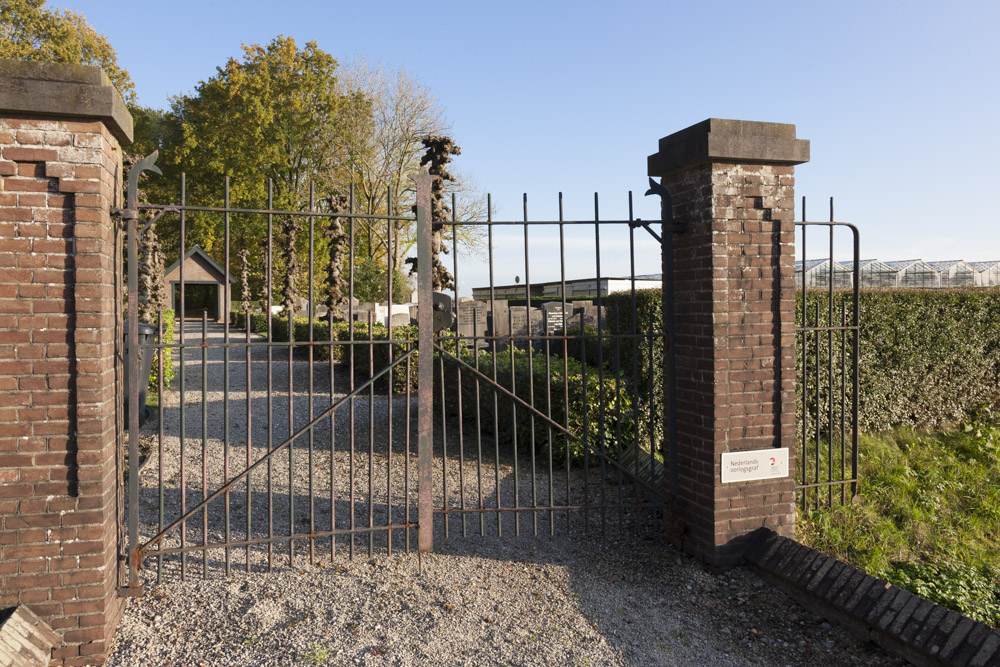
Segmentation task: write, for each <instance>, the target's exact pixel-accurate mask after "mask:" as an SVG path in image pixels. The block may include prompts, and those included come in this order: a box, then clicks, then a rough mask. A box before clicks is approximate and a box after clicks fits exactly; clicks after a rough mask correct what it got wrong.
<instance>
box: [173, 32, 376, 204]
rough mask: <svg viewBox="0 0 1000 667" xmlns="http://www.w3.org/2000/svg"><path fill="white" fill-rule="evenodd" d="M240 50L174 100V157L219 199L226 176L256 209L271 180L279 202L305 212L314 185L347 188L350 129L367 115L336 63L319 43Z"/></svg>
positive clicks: (277, 42)
mask: <svg viewBox="0 0 1000 667" xmlns="http://www.w3.org/2000/svg"><path fill="white" fill-rule="evenodd" d="M243 51H244V54H243V55H244V58H243V60H242V61H239V60H236V59H233V58H230V59H229V61H228V62H227V63H226V64H225V66H223V67H219V68H218V69H217V73H216V75H215V76H213V77H212V78H210V79H209V80H208V81H202V82H201V83H199V84H198V86H197V87H196V89H195V93H194V94H193V95H181V96H178V97H176V98H174V99H173V101H172V109H171V115H172V116H173V119H174V122H176V123H177V124H178V126H179V129H180V136H179V137H178V145H177V146H175V147H173V148H174V150H173V151H172V154H171V156H170V161H171V162H173V163H174V164H176V165H184V167H185V169H186V171H187V172H188V173H189V175H190V177H191V179H192V180H193V181H198V183H193V185H195V187H199V188H202V189H206V190H208V191H209V192H214V193H215V194H217V193H218V191H219V188H220V186H221V183H222V180H223V177H225V176H229V177H230V180H231V188H232V191H231V196H232V198H233V201H236V202H242V203H246V204H251V203H253V204H255V205H256V206H260V205H261V204H263V203H264V202H265V201H266V199H267V181H268V180H271V181H272V182H273V183H274V199H275V206H278V207H282V208H292V209H301V208H303V207H304V206H305V205H306V204H307V201H308V187H309V184H310V183H313V184H315V185H316V186H317V187H318V188H319V189H320V190H321V191H322V190H326V189H333V187H334V186H335V184H336V183H339V182H343V170H344V169H345V167H346V165H348V164H349V160H348V159H347V158H348V156H349V154H350V153H351V144H352V137H351V136H350V133H349V132H348V131H347V130H348V129H349V128H350V127H352V126H354V125H357V124H358V123H359V121H358V120H357V118H358V117H364V115H365V114H366V109H367V107H366V104H365V100H364V98H363V96H361V95H355V94H341V93H339V92H338V91H337V89H336V83H337V79H336V76H335V72H336V69H337V61H336V60H334V59H333V57H332V56H330V54H328V53H326V52H325V51H323V50H321V49H320V48H319V47H318V46H317V45H316V42H308V43H307V44H306V45H305V47H304V48H302V49H299V48H298V47H297V46H296V44H295V40H294V39H292V38H290V37H287V38H286V37H283V36H278V37H276V38H275V39H274V40H272V41H271V42H270V43H269V44H268V45H267V46H260V45H257V44H251V45H244V47H243Z"/></svg>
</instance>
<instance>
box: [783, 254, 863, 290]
mask: <svg viewBox="0 0 1000 667" xmlns="http://www.w3.org/2000/svg"><path fill="white" fill-rule="evenodd" d="M804 266H805V286H806V288H810V287H829V286H830V273H831V266H832V272H833V287H834V289H842V288H846V287H853V286H854V272H853V271H852V270H851V269H850V268H849V267H848V266H845V265H844V264H843V263H841V262H831V261H830V260H829V259H809V260H806V261H805V265H804ZM802 267H803V262H802V260H799V261H797V262H795V284H796V286H801V285H802V280H803V277H802V271H803V269H802Z"/></svg>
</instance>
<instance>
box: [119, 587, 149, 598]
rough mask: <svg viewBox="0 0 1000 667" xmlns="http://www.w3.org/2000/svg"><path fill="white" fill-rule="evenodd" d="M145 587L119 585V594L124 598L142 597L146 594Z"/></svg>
mask: <svg viewBox="0 0 1000 667" xmlns="http://www.w3.org/2000/svg"><path fill="white" fill-rule="evenodd" d="M145 592H146V591H145V587H144V586H142V585H141V584H140V585H139V586H119V587H118V595H119V596H120V597H123V598H141V597H142V596H143V595H144V594H145Z"/></svg>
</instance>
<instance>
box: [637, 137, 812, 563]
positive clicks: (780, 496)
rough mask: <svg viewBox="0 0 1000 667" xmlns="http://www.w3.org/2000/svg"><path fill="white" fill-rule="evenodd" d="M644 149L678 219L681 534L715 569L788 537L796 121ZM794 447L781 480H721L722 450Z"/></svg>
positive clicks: (803, 156) (801, 148)
mask: <svg viewBox="0 0 1000 667" xmlns="http://www.w3.org/2000/svg"><path fill="white" fill-rule="evenodd" d="M659 148H660V150H659V152H658V153H656V154H655V155H651V156H650V157H649V174H650V176H658V177H661V182H662V184H663V186H664V187H665V188H666V189H667V190H668V191H669V193H670V195H671V198H672V200H673V213H674V219H675V220H676V221H677V222H679V223H682V224H686V225H687V231H686V232H683V233H678V234H675V235H674V239H675V252H674V269H673V278H674V284H675V299H676V327H675V328H676V331H675V332H674V334H675V341H676V369H677V433H678V472H679V493H678V497H677V498H676V512H677V518H678V522H679V526H677V527H676V528H677V529H678V530H676V537H677V538H678V539H679V541H681V542H682V543H683V547H684V548H685V550H687V551H688V552H690V553H692V554H694V555H696V556H698V557H699V558H701V559H703V560H704V561H706V562H708V563H710V564H712V565H715V566H721V567H725V566H729V565H733V564H735V563H737V562H739V560H740V559H741V558H742V554H743V552H744V550H745V548H746V542H747V540H746V539H743V538H744V537H745V536H746V535H748V534H749V533H751V532H753V531H754V530H755V529H757V528H760V527H762V526H767V527H769V528H772V529H774V530H775V531H777V532H778V533H780V534H783V535H787V536H793V535H794V532H795V483H794V477H793V475H794V471H795V459H794V452H795V450H794V446H793V441H794V439H795V288H794V242H795V227H794V223H793V212H794V169H795V167H794V165H796V164H801V163H803V162H806V161H808V159H809V142H808V141H805V140H801V139H796V138H795V126H794V125H782V124H777V123H756V122H748V121H738V120H723V119H718V118H710V119H708V120H706V121H704V122H701V123H698V124H697V125H693V126H691V127H689V128H687V129H685V130H682V131H680V132H677V133H675V134H672V135H670V136H668V137H665V138H663V139H661V140H660V146H659ZM783 446H784V447H788V448H789V462H788V471H789V475H788V476H786V477H781V478H771V479H765V480H760V481H749V482H737V483H727V484H723V483H722V479H721V472H722V464H721V458H722V454H724V453H727V452H740V451H748V450H761V449H766V448H778V447H783Z"/></svg>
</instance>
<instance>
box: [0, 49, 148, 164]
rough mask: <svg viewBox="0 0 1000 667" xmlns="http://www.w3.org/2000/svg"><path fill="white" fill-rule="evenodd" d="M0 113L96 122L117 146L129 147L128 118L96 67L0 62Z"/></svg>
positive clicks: (129, 117)
mask: <svg viewBox="0 0 1000 667" xmlns="http://www.w3.org/2000/svg"><path fill="white" fill-rule="evenodd" d="M0 113H4V114H7V115H11V114H24V115H26V116H41V117H52V118H58V119H59V120H82V121H88V120H99V121H101V122H103V123H104V124H105V125H106V126H107V128H108V130H109V131H110V132H111V134H113V135H114V136H115V138H116V139H118V141H119V142H121V143H123V144H130V143H132V116H131V114H129V112H128V108H127V107H126V106H125V101H124V100H122V96H121V94H119V92H118V91H117V90H116V89H115V87H114V86H113V85H112V84H111V80H110V79H108V76H107V75H106V74H105V73H104V71H103V70H102V69H101V68H100V67H97V66H96V65H68V64H65V63H41V62H24V61H19V60H2V59H0Z"/></svg>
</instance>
